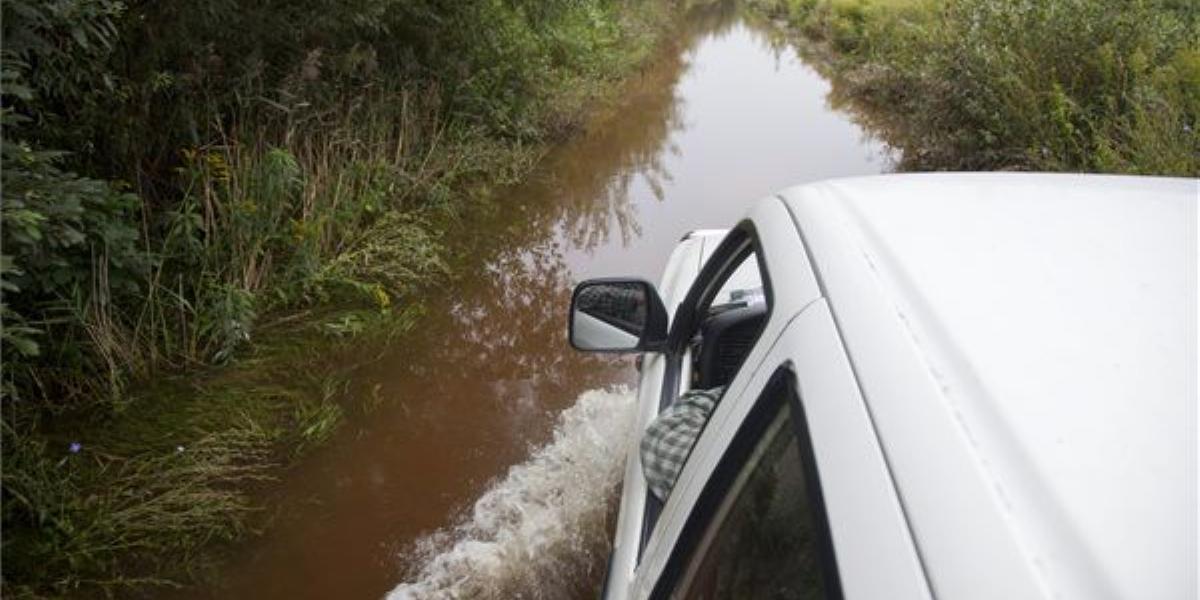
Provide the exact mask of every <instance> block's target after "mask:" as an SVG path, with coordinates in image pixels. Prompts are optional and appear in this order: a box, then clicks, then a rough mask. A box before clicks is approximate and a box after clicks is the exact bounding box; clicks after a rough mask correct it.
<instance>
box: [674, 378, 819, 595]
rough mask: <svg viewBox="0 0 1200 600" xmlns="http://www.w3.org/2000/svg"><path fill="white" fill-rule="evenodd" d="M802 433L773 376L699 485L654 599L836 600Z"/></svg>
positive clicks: (792, 398)
mask: <svg viewBox="0 0 1200 600" xmlns="http://www.w3.org/2000/svg"><path fill="white" fill-rule="evenodd" d="M806 427H807V425H806V424H805V422H804V415H803V408H802V407H801V405H800V401H799V398H798V396H797V394H796V393H795V387H794V380H793V379H792V377H791V376H790V374H789V373H787V372H785V371H780V372H779V373H777V374H776V376H775V377H773V378H772V382H771V383H770V384H768V386H767V389H766V390H765V391H764V393H763V395H762V397H760V398H759V399H758V400H757V404H756V407H755V408H754V409H753V410H752V411H751V414H750V415H749V416H748V417H747V419H746V421H745V422H744V423H743V425H742V427H741V428H740V429H739V432H738V434H737V436H736V438H735V439H734V441H733V443H732V444H731V445H730V449H729V451H728V452H727V454H726V456H725V457H724V458H722V460H721V464H720V465H719V466H718V468H717V469H716V470H715V471H714V474H713V476H712V478H711V479H710V481H709V483H708V484H707V485H706V486H705V490H704V492H703V494H702V496H701V498H700V499H699V501H698V502H697V503H696V505H695V506H696V508H695V509H694V511H693V514H692V515H690V516H689V520H688V523H687V526H686V527H685V531H684V533H683V534H681V537H680V540H679V544H677V546H676V549H675V551H674V553H673V556H672V558H671V561H670V563H669V566H668V569H667V571H665V573H674V574H670V575H667V574H664V577H663V580H662V581H660V582H659V583H660V586H659V587H658V588H656V593H655V596H657V597H662V596H665V595H667V594H663V593H662V592H663V591H665V589H670V590H671V591H670V593H669V596H670V597H672V598H685V599H692V598H704V599H723V598H801V599H807V598H814V599H815V598H838V597H840V595H841V594H840V582H839V581H838V579H837V569H836V566H835V564H834V563H835V560H834V556H833V549H832V545H831V543H830V540H829V536H828V526H827V524H826V521H825V518H826V517H825V511H824V505H823V501H822V499H821V494H820V486H819V483H818V480H817V475H816V467H815V463H813V462H812V460H811V458H812V454H811V453H812V451H811V447H810V443H809V437H808V435H807V429H806ZM664 585H665V588H664Z"/></svg>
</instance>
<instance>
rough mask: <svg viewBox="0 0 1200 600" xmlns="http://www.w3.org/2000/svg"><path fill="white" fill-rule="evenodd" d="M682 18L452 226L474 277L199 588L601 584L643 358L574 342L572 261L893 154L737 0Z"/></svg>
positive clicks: (654, 264) (421, 591) (365, 383)
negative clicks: (609, 92)
mask: <svg viewBox="0 0 1200 600" xmlns="http://www.w3.org/2000/svg"><path fill="white" fill-rule="evenodd" d="M688 19H689V21H688V23H687V25H686V27H684V26H681V29H683V30H684V31H682V32H681V33H679V34H678V35H677V38H678V39H676V40H675V41H674V42H673V43H672V44H670V47H668V48H666V49H664V50H663V55H662V56H661V57H659V58H658V60H656V61H655V62H654V63H653V64H652V65H650V66H648V67H647V68H646V69H645V70H644V71H643V72H642V73H641V74H640V75H637V76H635V77H634V78H633V80H632V81H631V82H630V83H629V84H628V86H627V87H625V88H624V91H623V96H622V100H621V102H620V103H619V105H618V106H617V107H616V108H615V109H613V110H609V111H606V112H605V114H601V115H597V116H596V117H595V118H594V119H593V120H592V122H591V123H590V124H589V126H588V130H587V132H586V134H583V135H581V136H579V137H578V138H577V139H576V140H574V141H572V142H571V143H568V144H565V145H563V146H562V147H560V148H558V149H556V150H555V151H554V152H552V153H551V154H550V155H549V156H548V157H547V158H546V159H545V160H544V161H543V163H542V164H541V166H540V167H539V169H538V172H537V173H535V174H534V176H533V177H532V179H531V180H530V181H529V183H527V184H525V185H523V186H521V187H520V188H518V189H514V190H510V191H509V192H506V193H505V194H504V197H502V198H500V199H499V200H498V201H497V202H496V203H495V204H494V205H492V206H490V207H487V208H485V209H481V210H480V211H478V213H477V214H473V215H472V216H471V217H469V218H468V220H467V222H465V223H463V225H462V227H460V228H459V232H458V233H457V234H455V237H454V238H453V239H451V240H448V241H449V243H450V244H452V245H453V247H454V248H455V250H456V253H457V254H458V256H459V259H458V262H459V264H457V265H456V266H455V268H456V269H457V272H458V273H459V274H461V277H460V278H459V279H458V280H457V282H456V283H455V284H454V285H453V286H451V288H450V289H446V290H444V291H441V292H438V293H436V294H435V295H434V296H433V297H431V298H430V299H429V302H428V305H429V311H428V313H427V314H426V316H425V317H424V318H423V319H422V320H421V322H420V324H419V326H418V329H417V331H416V332H415V334H414V335H411V336H409V337H407V338H406V339H405V341H404V343H402V344H398V345H397V346H396V347H395V348H394V350H393V351H392V353H390V354H389V355H387V356H385V357H383V358H382V359H380V360H379V361H377V362H376V363H374V364H373V365H372V366H371V367H369V368H367V369H366V372H365V373H362V374H360V381H357V382H356V387H357V388H361V389H363V390H365V391H364V392H363V393H364V394H370V395H371V396H372V397H373V398H375V399H377V400H378V402H379V404H380V408H379V409H377V410H375V411H374V412H372V413H370V414H369V415H368V416H366V417H364V418H363V419H361V420H357V421H354V422H351V423H348V424H347V425H346V426H345V427H343V428H342V430H341V431H340V432H339V434H338V435H337V436H336V437H335V439H334V440H333V441H331V442H330V443H329V445H328V446H327V447H326V448H324V449H322V450H320V451H319V452H317V453H316V454H315V455H314V456H312V457H311V458H309V459H307V460H306V461H305V462H304V464H302V465H300V466H298V467H297V468H296V469H294V470H292V471H290V472H289V474H288V476H287V480H286V481H284V482H283V485H282V487H283V491H282V494H283V498H284V499H283V501H282V504H283V506H284V509H283V511H282V513H281V515H280V517H278V520H277V523H276V524H275V526H274V527H272V529H271V533H269V534H268V535H266V536H264V537H262V538H261V539H257V540H255V541H252V542H250V543H249V544H248V546H247V547H245V548H242V549H239V550H238V552H237V553H236V554H235V555H234V556H233V557H232V560H231V561H230V562H229V564H228V565H227V567H226V570H225V571H224V572H223V573H222V576H221V581H220V582H219V583H218V584H217V585H215V586H213V587H210V588H206V589H201V590H194V591H192V592H190V593H189V594H187V596H188V597H191V598H217V597H220V598H288V599H292V600H295V599H302V598H380V597H383V596H385V595H386V594H388V593H389V592H390V591H393V590H395V592H396V595H397V596H410V597H423V596H426V595H429V594H431V593H435V592H436V591H437V590H438V589H443V588H444V586H445V585H446V584H447V582H452V581H460V583H461V580H462V579H463V578H467V577H476V578H479V577H504V576H506V575H504V573H509V574H511V573H513V572H517V571H519V572H520V574H519V576H517V577H516V579H514V580H513V581H515V582H516V583H512V582H510V584H512V585H515V586H516V588H511V587H510V588H509V589H520V588H522V587H524V586H530V585H536V586H537V589H527V590H525V591H526V596H527V597H549V598H560V597H566V598H569V597H577V596H584V597H587V596H594V593H595V592H594V590H595V589H596V586H597V585H598V584H599V581H600V580H601V579H602V577H603V567H604V560H605V558H606V556H607V551H608V550H607V543H608V541H607V539H605V537H606V533H605V528H606V527H607V526H609V525H608V523H607V519H611V515H610V514H609V513H610V512H611V511H610V509H609V506H610V504H608V503H609V502H610V500H611V496H612V494H613V493H614V492H615V483H616V479H615V478H616V477H617V474H618V473H619V472H620V469H619V462H620V461H621V460H622V458H621V457H620V452H621V451H622V449H621V448H620V443H618V442H619V441H620V440H623V439H625V438H623V437H621V436H623V435H625V434H626V432H625V431H622V430H623V429H625V428H626V425H627V423H628V421H627V420H624V419H623V418H622V415H623V414H627V413H629V411H630V408H629V401H628V394H623V393H622V392H621V391H620V390H619V389H616V390H615V391H614V388H613V386H616V385H619V384H622V383H630V382H632V375H633V373H632V369H631V366H630V365H631V363H630V362H629V361H628V360H624V361H622V360H616V361H613V360H602V359H599V358H595V357H588V356H582V355H579V354H577V353H575V352H573V351H572V350H571V349H570V348H569V347H568V346H567V343H566V339H565V333H564V332H565V323H566V320H565V312H566V309H567V305H568V302H569V298H570V289H571V286H572V285H573V283H574V282H576V281H578V280H580V279H583V278H587V277H594V276H603V275H634V276H642V277H645V278H648V279H650V280H657V279H658V277H659V275H660V273H661V270H662V268H663V266H664V264H665V262H666V259H667V256H668V254H669V252H670V250H671V248H672V247H673V246H674V244H675V243H676V242H677V241H678V240H679V239H680V237H681V236H682V235H683V234H684V233H686V232H687V231H689V230H691V229H695V228H702V227H703V228H712V227H727V226H729V225H730V224H732V223H733V222H734V221H736V220H737V218H738V217H739V216H740V215H742V214H743V213H744V212H745V211H746V210H747V208H748V207H749V206H750V205H751V204H752V203H753V202H754V201H755V200H758V199H760V198H762V197H764V196H766V195H768V194H769V193H771V192H772V191H774V190H778V189H780V188H783V187H787V186H790V185H794V184H797V183H803V182H806V181H813V180H818V179H824V178H829V177H839V176H848V175H858V174H869V173H877V172H880V171H883V170H887V169H888V166H889V164H890V162H889V159H888V157H887V153H886V151H885V149H884V148H882V146H881V145H880V144H879V143H878V142H875V141H873V140H872V139H870V138H868V137H866V136H865V135H864V133H863V132H862V131H861V130H860V129H859V128H858V127H857V126H856V125H854V124H853V123H852V122H851V120H850V118H849V117H848V116H847V115H845V114H842V113H839V112H837V111H835V110H833V109H831V108H830V107H829V105H828V101H827V95H828V93H829V91H830V88H829V84H828V83H827V82H826V81H824V80H823V79H821V77H820V76H819V75H817V73H816V72H815V71H813V70H812V69H811V68H809V67H808V66H806V65H804V64H803V63H802V62H801V61H800V60H798V59H797V57H796V56H795V55H794V53H793V52H792V51H791V50H790V49H783V48H778V49H777V48H773V47H772V45H771V44H770V42H769V41H768V37H767V36H766V34H765V33H764V32H762V31H759V30H758V29H756V27H755V26H752V25H749V24H747V23H746V22H745V21H743V20H741V19H740V18H739V17H738V16H737V14H736V11H735V10H734V9H732V8H729V7H710V8H706V9H702V10H700V11H699V12H697V13H696V14H693V15H690V16H689V17H688ZM589 390H609V391H607V392H600V391H592V392H589ZM560 415H562V416H560ZM613 440H617V442H613ZM481 497H482V498H484V500H483V501H480V502H478V504H477V500H478V499H480V498H481ZM555 520H557V521H559V522H553V521H555ZM439 532H440V533H439ZM506 561H508V564H507V566H506ZM518 563H519V564H518ZM485 567H486V568H485ZM509 567H512V568H509ZM456 569H457V570H458V571H455V570H456ZM468 571H472V572H474V575H472V574H471V573H469V572H468ZM484 571H486V573H484ZM481 573H482V574H481ZM406 580H407V581H408V582H409V585H407V586H401V587H399V588H397V586H398V585H400V584H402V583H403V582H405V581H406ZM534 581H536V582H537V583H536V584H534V583H532V582H534ZM471 589H472V588H466V587H460V588H459V589H458V593H459V594H461V595H464V596H471V595H474V593H473V592H471V591H470V590H471ZM490 589H492V590H493V591H495V590H500V589H503V585H501V584H498V583H497V584H496V585H494V586H491V588H490ZM464 590H465V591H464Z"/></svg>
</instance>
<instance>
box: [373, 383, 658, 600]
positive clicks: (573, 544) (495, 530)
mask: <svg viewBox="0 0 1200 600" xmlns="http://www.w3.org/2000/svg"><path fill="white" fill-rule="evenodd" d="M634 403H635V402H634V394H633V393H632V392H630V391H629V390H628V389H625V388H619V389H615V390H611V391H606V390H590V391H587V392H584V393H583V394H581V395H580V396H579V398H578V399H577V400H576V402H575V405H574V406H572V407H570V408H568V409H566V410H565V411H563V413H562V414H561V415H560V416H559V418H558V423H557V424H556V425H555V428H554V439H553V440H552V441H551V442H550V443H549V444H547V445H546V446H543V447H542V448H540V449H538V450H537V451H535V452H534V453H533V455H532V456H531V457H530V458H529V459H528V460H527V461H525V462H524V463H522V464H520V465H517V466H515V467H512V468H511V469H509V471H508V474H507V475H506V476H505V477H504V478H503V479H501V480H499V481H497V482H496V483H495V484H493V485H492V486H491V488H490V489H488V491H487V492H486V493H484V495H483V496H482V497H481V498H480V499H479V500H478V501H477V502H476V503H475V506H474V507H473V510H472V511H471V512H470V513H468V514H467V515H465V516H464V518H463V520H462V522H461V523H459V524H458V525H457V526H455V527H453V528H450V529H448V530H445V531H441V532H438V533H435V534H433V535H431V536H428V537H426V538H424V539H422V540H420V541H418V542H417V544H416V546H415V548H414V549H413V550H412V551H411V552H410V553H409V554H408V555H407V556H406V558H407V559H409V560H406V561H405V562H408V563H409V564H417V565H421V566H420V567H419V569H417V571H416V572H415V576H414V577H413V579H412V580H411V581H409V582H406V583H402V584H400V585H399V586H397V587H396V588H395V589H394V590H392V591H391V593H389V594H388V596H387V598H388V600H402V599H416V598H421V599H424V598H572V597H581V596H591V597H595V595H596V591H597V590H596V589H594V588H595V586H596V585H597V583H598V582H599V581H600V579H601V578H602V577H603V569H604V564H605V557H606V556H607V554H608V551H609V543H610V542H609V539H608V536H609V534H608V527H607V525H608V520H609V519H610V517H611V513H612V507H613V506H614V505H615V503H614V502H613V501H614V500H615V496H616V492H617V486H618V484H619V483H620V480H621V475H622V473H623V467H624V464H625V461H624V458H625V452H626V449H627V448H628V447H629V446H628V444H629V442H630V436H631V435H632V429H633V415H634Z"/></svg>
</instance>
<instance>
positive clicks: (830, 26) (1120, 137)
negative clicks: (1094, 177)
mask: <svg viewBox="0 0 1200 600" xmlns="http://www.w3.org/2000/svg"><path fill="white" fill-rule="evenodd" d="M767 8H768V10H772V11H774V12H781V11H783V10H784V9H783V8H781V7H779V6H777V5H775V4H771V3H767ZM789 14H790V15H791V19H792V22H793V23H795V24H797V25H798V26H800V27H801V28H803V29H804V30H805V31H806V32H809V34H810V36H813V37H816V38H818V39H825V40H829V42H830V43H831V45H832V47H833V48H834V50H835V56H834V58H833V59H832V65H833V67H834V70H835V71H836V72H837V73H838V75H839V76H840V77H839V78H840V79H841V82H842V83H843V84H844V87H845V89H846V91H847V93H848V95H849V96H851V97H852V98H856V99H857V100H859V101H860V102H861V103H862V104H863V105H864V106H865V107H866V108H867V112H868V113H872V116H873V117H874V119H873V120H875V121H877V122H880V123H882V125H883V130H884V135H885V137H887V138H888V140H889V141H891V142H893V143H894V144H895V145H897V146H898V147H900V148H901V149H903V151H904V154H903V156H904V164H903V165H902V166H904V167H906V168H914V169H1032V170H1050V171H1097V172H1115V173H1140V174H1160V175H1185V176H1196V175H1197V174H1200V136H1198V135H1197V134H1196V127H1197V125H1198V124H1200V123H1198V121H1200V108H1198V106H1197V101H1196V98H1197V97H1198V96H1200V76H1198V75H1197V67H1196V61H1197V56H1198V55H1200V54H1198V53H1200V10H1197V8H1196V5H1195V4H1194V3H1188V2H1175V1H1172V0H1160V1H1158V2H1121V3H1117V4H1113V3H1111V2H1105V1H1102V0H1062V1H1058V0H1021V1H1018V2H996V1H994V0H954V1H952V2H948V3H930V2H922V1H919V0H890V1H884V0H874V1H872V0H856V1H849V2H844V1H840V0H839V1H836V2H830V1H828V0H823V1H821V2H818V3H816V4H814V5H812V6H811V7H810V8H807V9H804V10H801V11H799V12H798V13H796V12H795V11H793V12H792V13H789Z"/></svg>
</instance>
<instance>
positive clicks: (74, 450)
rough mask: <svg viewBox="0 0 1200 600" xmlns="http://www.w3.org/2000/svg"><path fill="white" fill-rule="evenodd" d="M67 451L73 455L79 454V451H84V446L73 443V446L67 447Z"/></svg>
mask: <svg viewBox="0 0 1200 600" xmlns="http://www.w3.org/2000/svg"><path fill="white" fill-rule="evenodd" d="M67 450H68V451H69V452H70V453H71V454H79V451H80V450H83V444H80V443H79V442H71V445H70V446H67Z"/></svg>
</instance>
